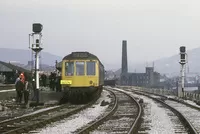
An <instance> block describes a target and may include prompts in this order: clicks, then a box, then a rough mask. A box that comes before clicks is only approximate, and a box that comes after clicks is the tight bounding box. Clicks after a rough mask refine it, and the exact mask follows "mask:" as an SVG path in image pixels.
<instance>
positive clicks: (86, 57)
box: [60, 52, 105, 103]
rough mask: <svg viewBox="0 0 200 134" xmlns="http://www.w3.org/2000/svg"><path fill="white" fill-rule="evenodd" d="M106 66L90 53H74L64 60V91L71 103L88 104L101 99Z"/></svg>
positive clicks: (62, 82) (62, 81)
mask: <svg viewBox="0 0 200 134" xmlns="http://www.w3.org/2000/svg"><path fill="white" fill-rule="evenodd" d="M104 73H105V70H104V66H103V64H102V63H101V61H100V60H99V59H98V57H97V56H95V55H93V54H91V53H89V52H72V53H71V54H69V55H67V56H65V57H64V58H63V60H62V79H61V82H60V83H61V85H62V89H63V91H64V92H65V93H66V94H67V99H68V101H69V102H71V103H87V102H88V101H91V100H92V99H95V97H99V95H100V94H101V92H102V88H103V85H104Z"/></svg>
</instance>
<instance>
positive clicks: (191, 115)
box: [132, 91, 200, 134]
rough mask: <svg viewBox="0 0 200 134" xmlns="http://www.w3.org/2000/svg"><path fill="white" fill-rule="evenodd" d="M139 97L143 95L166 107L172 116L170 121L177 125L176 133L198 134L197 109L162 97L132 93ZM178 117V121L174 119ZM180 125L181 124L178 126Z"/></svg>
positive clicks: (199, 118)
mask: <svg viewBox="0 0 200 134" xmlns="http://www.w3.org/2000/svg"><path fill="white" fill-rule="evenodd" d="M132 92H134V93H136V94H139V95H144V96H146V97H149V98H151V99H153V100H154V101H156V102H159V103H161V104H162V105H164V106H165V107H167V108H168V109H169V110H170V111H172V112H173V113H174V114H173V115H172V114H170V115H171V117H170V118H171V120H173V121H175V122H176V123H177V125H176V126H175V131H176V133H190V134H198V133H200V125H199V124H200V112H199V110H197V109H194V108H191V107H189V106H187V105H185V104H182V103H179V102H176V101H173V100H167V99H166V98H163V96H159V97H158V95H157V96H156V95H155V94H151V95H149V94H147V93H144V92H141V91H132ZM176 116H177V117H178V119H177V118H176ZM180 123H181V124H180Z"/></svg>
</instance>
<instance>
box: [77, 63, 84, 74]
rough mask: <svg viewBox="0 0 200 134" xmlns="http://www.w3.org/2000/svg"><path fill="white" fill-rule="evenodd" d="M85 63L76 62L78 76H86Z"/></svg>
mask: <svg viewBox="0 0 200 134" xmlns="http://www.w3.org/2000/svg"><path fill="white" fill-rule="evenodd" d="M84 68H85V62H84V61H77V62H76V75H85V71H84Z"/></svg>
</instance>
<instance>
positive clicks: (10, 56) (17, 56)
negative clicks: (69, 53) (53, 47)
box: [0, 48, 62, 66]
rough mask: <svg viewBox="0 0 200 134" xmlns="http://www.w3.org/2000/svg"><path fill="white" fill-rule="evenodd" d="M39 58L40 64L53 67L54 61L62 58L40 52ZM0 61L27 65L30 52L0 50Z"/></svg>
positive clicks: (9, 49) (8, 49)
mask: <svg viewBox="0 0 200 134" xmlns="http://www.w3.org/2000/svg"><path fill="white" fill-rule="evenodd" d="M41 57H42V59H41V63H42V64H47V65H53V66H54V65H55V61H56V60H58V61H60V60H62V57H60V56H56V55H53V54H50V53H48V52H44V51H42V52H41ZM0 60H1V61H5V62H9V61H17V62H20V63H22V64H25V65H27V64H28V61H30V60H31V50H22V49H11V48H0Z"/></svg>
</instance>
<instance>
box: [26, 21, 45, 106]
mask: <svg viewBox="0 0 200 134" xmlns="http://www.w3.org/2000/svg"><path fill="white" fill-rule="evenodd" d="M42 29H43V26H42V25H41V24H40V23H34V24H33V27H32V31H33V33H31V34H29V48H31V49H32V51H34V52H35V82H36V83H35V84H36V85H35V87H36V89H34V90H36V92H35V94H34V98H36V103H37V104H38V103H39V88H40V84H39V71H40V70H39V63H40V62H39V53H40V51H42V49H43V48H42V43H41V40H42V33H41V32H42ZM30 38H32V43H31V42H30Z"/></svg>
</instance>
